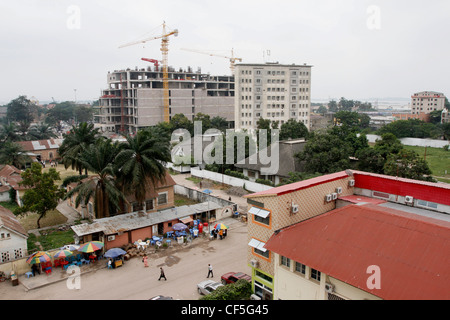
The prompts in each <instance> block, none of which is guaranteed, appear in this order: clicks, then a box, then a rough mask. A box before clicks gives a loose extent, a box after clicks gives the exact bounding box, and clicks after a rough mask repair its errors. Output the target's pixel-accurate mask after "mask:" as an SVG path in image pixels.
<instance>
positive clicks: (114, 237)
mask: <svg viewBox="0 0 450 320" xmlns="http://www.w3.org/2000/svg"><path fill="white" fill-rule="evenodd" d="M114 240H116V236H108V241H114Z"/></svg>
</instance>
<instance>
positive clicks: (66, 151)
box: [58, 122, 98, 175]
mask: <svg viewBox="0 0 450 320" xmlns="http://www.w3.org/2000/svg"><path fill="white" fill-rule="evenodd" d="M97 135H98V129H94V124H92V123H91V124H87V123H86V122H83V123H80V124H79V125H78V127H75V126H73V127H72V130H71V131H70V132H69V133H68V134H64V135H63V138H64V141H63V143H62V144H61V146H60V147H59V150H58V152H59V155H60V156H61V158H62V160H63V163H64V167H65V168H66V169H67V168H68V167H69V166H71V167H72V169H76V170H78V172H79V174H80V175H81V174H82V170H83V169H85V173H86V174H87V170H86V167H83V165H82V163H81V161H80V157H81V155H82V153H83V151H84V150H86V149H87V148H88V146H89V145H91V144H93V143H94V142H95V141H96V139H97Z"/></svg>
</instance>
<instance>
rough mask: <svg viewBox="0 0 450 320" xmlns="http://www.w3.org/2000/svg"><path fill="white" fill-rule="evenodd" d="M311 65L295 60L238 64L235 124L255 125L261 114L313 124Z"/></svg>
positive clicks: (238, 127) (279, 120)
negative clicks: (311, 112)
mask: <svg viewBox="0 0 450 320" xmlns="http://www.w3.org/2000/svg"><path fill="white" fill-rule="evenodd" d="M311 68H312V66H309V65H306V64H305V65H296V64H291V65H288V64H279V63H264V64H236V66H235V92H236V94H235V110H234V117H235V127H236V129H256V128H257V121H258V120H259V119H260V118H264V119H270V120H271V121H278V122H279V125H280V126H281V125H282V124H283V123H285V122H287V121H288V120H289V119H295V120H297V121H302V122H303V123H304V124H305V125H306V127H307V128H308V129H309V128H310V109H311Z"/></svg>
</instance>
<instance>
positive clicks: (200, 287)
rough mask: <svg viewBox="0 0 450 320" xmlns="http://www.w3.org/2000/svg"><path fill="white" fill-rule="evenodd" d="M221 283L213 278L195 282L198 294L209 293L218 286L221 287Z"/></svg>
mask: <svg viewBox="0 0 450 320" xmlns="http://www.w3.org/2000/svg"><path fill="white" fill-rule="evenodd" d="M222 286H223V284H221V283H220V282H215V281H213V280H205V281H202V282H200V283H199V284H197V291H198V293H199V294H209V293H211V292H213V291H214V290H216V289H217V288H218V287H222Z"/></svg>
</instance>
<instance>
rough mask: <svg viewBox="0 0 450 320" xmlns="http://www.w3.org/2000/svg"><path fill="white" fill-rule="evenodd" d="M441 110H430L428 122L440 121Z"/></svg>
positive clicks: (435, 122)
mask: <svg viewBox="0 0 450 320" xmlns="http://www.w3.org/2000/svg"><path fill="white" fill-rule="evenodd" d="M441 117H442V110H435V111H431V112H430V122H431V123H432V124H438V123H441Z"/></svg>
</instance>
